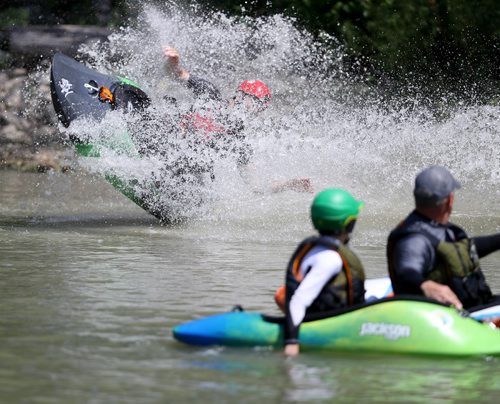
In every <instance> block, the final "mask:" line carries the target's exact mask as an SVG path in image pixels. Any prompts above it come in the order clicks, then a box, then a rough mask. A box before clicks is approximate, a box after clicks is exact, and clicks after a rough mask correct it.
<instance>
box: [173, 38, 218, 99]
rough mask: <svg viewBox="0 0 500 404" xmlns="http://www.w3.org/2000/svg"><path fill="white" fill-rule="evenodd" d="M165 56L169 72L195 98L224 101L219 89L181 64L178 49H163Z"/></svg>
mask: <svg viewBox="0 0 500 404" xmlns="http://www.w3.org/2000/svg"><path fill="white" fill-rule="evenodd" d="M163 54H164V56H165V59H167V63H168V66H169V70H170V71H171V72H172V73H173V74H174V76H175V78H176V79H177V80H179V81H181V82H183V83H185V85H186V87H187V88H188V89H190V90H191V91H193V94H194V95H195V97H208V98H209V99H211V100H215V101H222V96H221V93H220V91H219V89H218V88H217V87H216V86H215V85H214V84H212V83H211V82H209V81H208V80H205V79H202V78H200V77H196V76H193V75H192V74H191V73H189V71H188V70H186V69H185V68H184V67H183V66H182V65H181V63H180V55H179V52H178V51H177V49H175V48H172V47H170V46H167V47H165V48H164V49H163Z"/></svg>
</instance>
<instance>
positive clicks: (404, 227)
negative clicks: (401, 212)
mask: <svg viewBox="0 0 500 404" xmlns="http://www.w3.org/2000/svg"><path fill="white" fill-rule="evenodd" d="M429 226H431V225H430V224H428V223H426V222H423V221H417V222H414V223H411V224H406V223H405V222H403V223H401V224H400V225H399V226H398V227H397V228H396V229H395V230H394V231H393V232H392V233H391V234H390V236H389V241H388V244H387V255H388V265H389V274H390V277H391V280H392V283H393V285H394V289H395V291H397V289H398V288H397V282H398V278H397V276H396V268H395V267H394V262H393V259H392V257H393V256H394V255H393V254H394V246H395V244H396V243H397V241H399V240H401V239H402V238H404V237H406V236H408V235H410V234H412V233H418V234H421V235H423V236H425V237H427V239H428V240H429V241H430V242H431V244H432V246H433V248H434V251H435V262H434V267H433V268H429V270H428V272H427V273H426V274H425V275H424V276H425V279H426V280H432V281H435V282H438V283H441V284H443V285H448V286H449V287H450V288H451V289H452V290H453V292H454V293H455V294H456V295H457V297H458V299H459V300H460V301H461V302H462V304H463V305H464V307H465V308H469V307H472V306H476V305H479V304H485V303H487V302H488V301H490V300H491V298H492V293H491V290H490V288H489V287H488V285H487V283H486V280H485V278H484V275H483V272H482V270H481V268H480V266H479V257H478V255H477V252H476V247H475V245H474V241H473V240H472V239H471V238H469V237H468V236H467V234H466V233H465V231H464V230H462V229H461V228H460V227H458V226H456V225H454V224H449V225H448V227H447V228H448V230H449V231H451V233H452V234H453V238H454V241H445V240H440V239H439V238H438V237H436V236H435V235H434V234H433V232H432V230H431V229H430V228H429Z"/></svg>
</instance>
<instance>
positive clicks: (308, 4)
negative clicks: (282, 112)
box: [202, 0, 500, 84]
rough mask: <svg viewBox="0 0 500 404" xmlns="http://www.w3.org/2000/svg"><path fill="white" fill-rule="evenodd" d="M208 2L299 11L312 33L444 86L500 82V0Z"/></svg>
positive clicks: (388, 68) (259, 10)
mask: <svg viewBox="0 0 500 404" xmlns="http://www.w3.org/2000/svg"><path fill="white" fill-rule="evenodd" d="M202 2H203V1H202ZM205 3H206V4H208V3H209V4H210V6H211V7H217V8H219V9H221V10H225V11H231V12H233V13H235V14H250V15H265V14H272V13H284V14H287V15H293V16H295V17H297V19H298V21H299V23H300V24H302V25H303V26H304V27H306V28H307V29H309V30H311V31H312V32H315V33H319V32H320V31H325V32H327V33H329V34H333V35H334V36H336V37H337V38H338V39H339V40H340V41H342V42H343V43H344V44H345V45H346V49H348V50H349V52H350V57H351V60H354V61H356V60H357V61H358V62H357V63H359V61H362V64H363V65H366V62H367V61H368V64H369V65H370V66H372V67H376V68H378V69H380V70H382V71H383V72H385V73H386V74H390V75H391V76H393V77H399V78H404V79H407V78H411V79H412V80H420V82H432V81H438V82H441V83H443V84H450V83H455V84H456V83H458V82H461V83H471V82H481V81H484V80H491V79H494V80H500V24H498V21H499V20H500V2H499V1H498V0H411V1H402V0H289V1H285V0H274V1H272V2H270V1H262V0H256V1H253V2H250V3H248V2H245V4H244V8H242V7H240V6H239V3H238V2H234V1H230V0H210V1H205ZM242 3H243V2H242ZM355 64H356V63H353V65H355ZM380 70H379V71H380ZM371 71H373V70H371Z"/></svg>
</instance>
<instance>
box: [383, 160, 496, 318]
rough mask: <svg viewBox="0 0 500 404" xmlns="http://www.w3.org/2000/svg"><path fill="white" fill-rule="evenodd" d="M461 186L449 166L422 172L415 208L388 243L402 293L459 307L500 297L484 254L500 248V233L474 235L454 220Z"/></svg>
mask: <svg viewBox="0 0 500 404" xmlns="http://www.w3.org/2000/svg"><path fill="white" fill-rule="evenodd" d="M459 188H460V184H459V182H458V181H457V180H456V179H455V178H454V177H453V175H452V174H451V173H450V172H449V171H448V170H447V169H446V168H445V167H441V166H430V167H427V168H425V169H424V170H422V171H421V172H420V173H419V174H418V175H417V177H416V179H415V188H414V191H413V194H414V197H415V210H414V211H413V212H411V213H410V214H409V216H407V217H406V219H404V220H403V221H402V222H401V223H400V224H399V225H398V226H397V227H396V228H395V229H394V230H393V231H392V232H391V233H390V235H389V238H388V242H387V262H388V267H389V275H390V277H391V281H392V286H393V289H394V293H395V294H396V295H398V294H410V295H424V296H426V297H428V298H430V299H434V300H437V301H438V302H441V303H445V304H450V305H454V306H455V307H457V308H458V309H462V308H467V309H469V308H471V307H473V306H477V305H482V304H489V303H492V302H493V301H495V300H496V299H498V297H495V296H493V295H492V293H491V290H490V288H489V286H488V285H487V283H486V280H485V278H484V275H483V272H482V270H481V268H480V266H479V258H482V257H484V256H486V255H488V254H490V253H491V252H494V251H497V250H499V249H500V233H499V234H494V235H491V236H483V237H472V238H471V237H469V236H468V235H467V234H466V232H465V231H464V230H463V229H461V228H460V227H458V226H457V225H455V224H453V223H450V221H449V218H450V215H451V213H452V209H453V202H454V199H455V190H457V189H459Z"/></svg>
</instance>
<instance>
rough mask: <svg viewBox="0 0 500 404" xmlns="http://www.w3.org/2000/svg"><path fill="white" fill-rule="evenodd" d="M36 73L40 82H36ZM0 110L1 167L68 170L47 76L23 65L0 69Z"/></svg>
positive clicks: (65, 151)
mask: <svg viewBox="0 0 500 404" xmlns="http://www.w3.org/2000/svg"><path fill="white" fill-rule="evenodd" d="M35 75H36V76H39V78H40V79H41V82H40V83H35V81H36V80H35V79H34V76H35ZM37 84H38V85H37ZM0 111H1V115H0V168H13V169H17V170H23V171H47V170H51V169H53V170H58V171H64V170H67V169H68V163H67V161H66V160H67V158H68V152H67V150H66V147H65V146H64V145H63V144H62V142H61V136H60V133H59V130H58V129H57V118H56V115H55V112H54V109H53V107H52V101H51V98H50V85H49V77H48V75H46V77H44V75H43V74H37V73H33V72H29V71H28V70H27V69H26V68H13V69H9V70H4V71H2V72H0Z"/></svg>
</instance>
